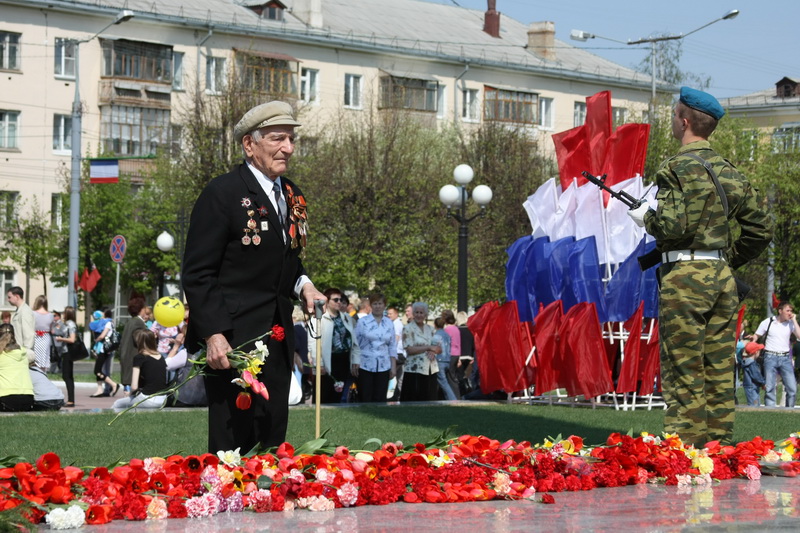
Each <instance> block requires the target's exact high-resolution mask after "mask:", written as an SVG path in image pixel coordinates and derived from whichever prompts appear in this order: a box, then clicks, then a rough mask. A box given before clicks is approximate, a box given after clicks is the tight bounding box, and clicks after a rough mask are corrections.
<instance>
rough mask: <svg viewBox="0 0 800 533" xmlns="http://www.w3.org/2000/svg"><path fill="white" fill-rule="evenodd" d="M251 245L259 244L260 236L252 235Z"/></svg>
mask: <svg viewBox="0 0 800 533" xmlns="http://www.w3.org/2000/svg"><path fill="white" fill-rule="evenodd" d="M253 244H254V245H256V246H258V245H259V244H261V235H259V234H258V233H256V234H255V235H253Z"/></svg>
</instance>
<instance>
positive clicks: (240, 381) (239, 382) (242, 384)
mask: <svg viewBox="0 0 800 533" xmlns="http://www.w3.org/2000/svg"><path fill="white" fill-rule="evenodd" d="M231 383H233V384H234V385H239V386H240V387H241V388H243V389H246V388H247V382H246V381H245V380H243V379H242V378H233V379H232V380H231Z"/></svg>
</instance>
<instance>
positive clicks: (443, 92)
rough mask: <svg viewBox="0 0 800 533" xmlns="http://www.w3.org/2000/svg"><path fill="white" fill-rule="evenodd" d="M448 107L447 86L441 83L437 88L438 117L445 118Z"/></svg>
mask: <svg viewBox="0 0 800 533" xmlns="http://www.w3.org/2000/svg"><path fill="white" fill-rule="evenodd" d="M446 108H447V86H446V85H443V84H442V83H439V86H438V87H437V88H436V118H438V119H443V118H444V115H445V109H446Z"/></svg>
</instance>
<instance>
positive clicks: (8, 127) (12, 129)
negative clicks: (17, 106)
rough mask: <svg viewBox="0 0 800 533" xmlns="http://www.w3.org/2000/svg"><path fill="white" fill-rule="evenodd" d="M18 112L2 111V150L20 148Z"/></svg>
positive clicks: (0, 131) (0, 139)
mask: <svg viewBox="0 0 800 533" xmlns="http://www.w3.org/2000/svg"><path fill="white" fill-rule="evenodd" d="M18 123H19V112H18V111H5V110H3V109H0V148H18V134H17V129H18V127H19V126H18Z"/></svg>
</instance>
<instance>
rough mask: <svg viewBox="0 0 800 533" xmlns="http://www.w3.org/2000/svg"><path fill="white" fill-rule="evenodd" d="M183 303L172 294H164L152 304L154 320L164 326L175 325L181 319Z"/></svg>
mask: <svg viewBox="0 0 800 533" xmlns="http://www.w3.org/2000/svg"><path fill="white" fill-rule="evenodd" d="M183 314H184V309H183V303H182V302H181V301H180V300H178V299H177V298H173V297H172V296H164V297H163V298H161V299H159V300H158V301H157V302H156V305H154V306H153V315H154V316H155V318H156V322H158V323H159V324H161V325H162V326H164V327H165V328H171V327H173V326H177V325H178V324H180V323H181V322H182V321H183Z"/></svg>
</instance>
